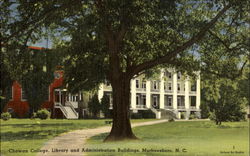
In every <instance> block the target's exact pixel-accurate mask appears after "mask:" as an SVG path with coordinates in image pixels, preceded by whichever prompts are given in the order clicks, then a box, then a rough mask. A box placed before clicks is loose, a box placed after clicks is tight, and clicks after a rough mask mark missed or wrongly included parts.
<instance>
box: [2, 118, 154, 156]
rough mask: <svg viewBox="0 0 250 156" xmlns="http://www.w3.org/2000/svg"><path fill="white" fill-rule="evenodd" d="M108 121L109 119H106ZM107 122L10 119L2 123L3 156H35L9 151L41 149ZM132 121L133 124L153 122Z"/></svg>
mask: <svg viewBox="0 0 250 156" xmlns="http://www.w3.org/2000/svg"><path fill="white" fill-rule="evenodd" d="M105 120H107V119H105ZM105 120H55V119H50V120H40V119H34V120H31V119H10V120H8V121H3V120H0V121H1V154H3V155H4V156H33V155H35V153H30V152H29V153H25V155H24V153H10V152H8V151H9V149H15V150H24V149H28V150H30V149H39V148H40V147H42V145H43V144H44V143H45V142H46V141H48V140H49V139H52V138H53V137H55V136H57V135H59V134H62V133H65V132H68V131H71V130H76V129H86V128H95V127H100V126H106V124H105V122H104V121H105ZM151 120H153V119H147V120H132V122H143V121H151ZM1 154H0V155H1Z"/></svg>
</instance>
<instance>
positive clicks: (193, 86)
mask: <svg viewBox="0 0 250 156" xmlns="http://www.w3.org/2000/svg"><path fill="white" fill-rule="evenodd" d="M191 91H196V83H194V84H192V86H191Z"/></svg>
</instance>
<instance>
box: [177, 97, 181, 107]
mask: <svg viewBox="0 0 250 156" xmlns="http://www.w3.org/2000/svg"><path fill="white" fill-rule="evenodd" d="M177 105H178V106H181V97H177Z"/></svg>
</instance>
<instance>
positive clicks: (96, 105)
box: [88, 94, 101, 118]
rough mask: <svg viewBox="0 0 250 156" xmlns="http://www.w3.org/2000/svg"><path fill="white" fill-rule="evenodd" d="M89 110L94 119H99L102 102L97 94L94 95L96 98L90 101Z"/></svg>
mask: <svg viewBox="0 0 250 156" xmlns="http://www.w3.org/2000/svg"><path fill="white" fill-rule="evenodd" d="M88 108H89V112H90V113H91V114H92V116H93V117H94V118H97V117H98V114H99V113H100V111H101V105H100V102H99V100H98V96H97V94H94V96H93V97H92V98H91V99H90V101H89V103H88Z"/></svg>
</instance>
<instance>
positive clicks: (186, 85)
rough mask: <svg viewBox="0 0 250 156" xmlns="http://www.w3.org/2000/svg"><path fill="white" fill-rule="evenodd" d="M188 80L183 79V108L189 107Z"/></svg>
mask: <svg viewBox="0 0 250 156" xmlns="http://www.w3.org/2000/svg"><path fill="white" fill-rule="evenodd" d="M189 106H190V104H189V81H188V78H187V79H185V108H186V109H189Z"/></svg>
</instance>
